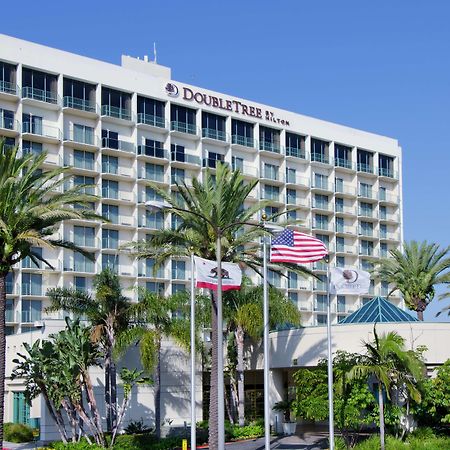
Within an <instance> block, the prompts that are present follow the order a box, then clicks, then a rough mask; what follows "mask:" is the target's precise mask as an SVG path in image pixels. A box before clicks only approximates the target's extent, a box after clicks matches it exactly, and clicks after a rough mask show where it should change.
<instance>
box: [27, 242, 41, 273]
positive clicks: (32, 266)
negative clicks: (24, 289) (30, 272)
mask: <svg viewBox="0 0 450 450" xmlns="http://www.w3.org/2000/svg"><path fill="white" fill-rule="evenodd" d="M31 253H32V254H33V255H34V256H35V258H36V259H37V262H33V260H32V259H31V257H30V256H27V257H25V258H24V259H22V268H23V269H40V268H42V261H41V259H42V248H40V247H31ZM39 258H41V259H39Z"/></svg>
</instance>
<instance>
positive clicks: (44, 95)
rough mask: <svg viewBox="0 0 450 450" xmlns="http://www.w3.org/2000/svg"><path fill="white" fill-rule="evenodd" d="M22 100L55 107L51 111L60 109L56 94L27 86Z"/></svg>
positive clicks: (23, 89)
mask: <svg viewBox="0 0 450 450" xmlns="http://www.w3.org/2000/svg"><path fill="white" fill-rule="evenodd" d="M22 98H23V99H28V100H36V101H38V102H43V103H44V104H48V105H53V106H52V107H51V109H55V107H56V108H59V97H58V94H57V93H56V92H51V91H44V90H42V89H36V88H32V87H29V86H25V87H23V88H22Z"/></svg>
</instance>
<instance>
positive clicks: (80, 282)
mask: <svg viewBox="0 0 450 450" xmlns="http://www.w3.org/2000/svg"><path fill="white" fill-rule="evenodd" d="M73 285H74V287H75V289H76V290H77V291H81V292H86V291H87V282H86V278H85V277H74V278H73Z"/></svg>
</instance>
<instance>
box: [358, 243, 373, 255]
mask: <svg viewBox="0 0 450 450" xmlns="http://www.w3.org/2000/svg"><path fill="white" fill-rule="evenodd" d="M360 253H361V255H366V256H373V242H372V241H365V240H361V242H360Z"/></svg>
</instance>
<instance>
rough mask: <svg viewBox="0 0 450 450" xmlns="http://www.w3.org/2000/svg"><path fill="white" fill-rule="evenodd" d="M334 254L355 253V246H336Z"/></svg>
mask: <svg viewBox="0 0 450 450" xmlns="http://www.w3.org/2000/svg"><path fill="white" fill-rule="evenodd" d="M336 253H349V254H354V253H356V249H355V246H353V245H345V244H339V243H338V244H336Z"/></svg>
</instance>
